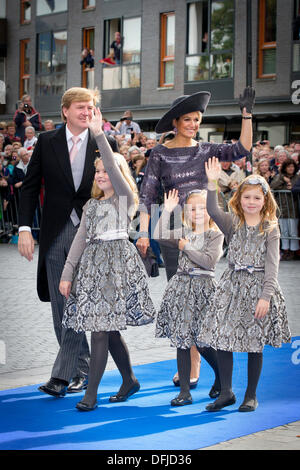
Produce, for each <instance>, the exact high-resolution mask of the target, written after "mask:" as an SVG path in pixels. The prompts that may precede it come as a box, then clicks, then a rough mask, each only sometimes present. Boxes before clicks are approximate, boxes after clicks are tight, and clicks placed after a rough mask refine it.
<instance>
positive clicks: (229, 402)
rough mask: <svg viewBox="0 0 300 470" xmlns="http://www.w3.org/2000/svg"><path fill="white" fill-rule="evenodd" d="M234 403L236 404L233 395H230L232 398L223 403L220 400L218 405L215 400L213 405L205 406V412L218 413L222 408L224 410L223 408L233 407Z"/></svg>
mask: <svg viewBox="0 0 300 470" xmlns="http://www.w3.org/2000/svg"><path fill="white" fill-rule="evenodd" d="M235 402H236V398H235V395H234V394H232V397H231V398H229V399H228V400H226V401H224V402H222V401H221V400H220V401H219V403H218V400H216V401H215V402H214V403H210V404H209V405H207V406H206V410H207V411H220V410H222V408H225V406H230V405H234V404H235Z"/></svg>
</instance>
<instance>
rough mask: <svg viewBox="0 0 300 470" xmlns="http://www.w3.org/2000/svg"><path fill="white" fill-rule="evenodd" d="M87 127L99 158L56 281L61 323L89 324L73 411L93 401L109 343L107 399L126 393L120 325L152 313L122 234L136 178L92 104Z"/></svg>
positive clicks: (137, 263)
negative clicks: (113, 381)
mask: <svg viewBox="0 0 300 470" xmlns="http://www.w3.org/2000/svg"><path fill="white" fill-rule="evenodd" d="M89 127H90V130H91V131H92V133H93V134H94V136H95V139H96V142H97V145H98V148H99V151H100V158H97V159H96V161H95V169H96V172H95V179H94V183H93V188H92V198H91V199H90V200H89V201H88V202H87V203H86V204H85V206H84V208H83V216H82V219H81V223H80V227H79V229H78V232H77V234H76V236H75V238H74V241H73V243H72V246H71V249H70V252H69V255H68V258H67V261H66V263H65V267H64V270H63V273H62V276H61V282H60V287H59V288H60V292H61V294H62V295H64V296H65V297H66V298H67V302H66V306H65V311H64V317H63V322H62V324H63V326H64V327H65V328H72V329H74V330H75V331H76V332H82V331H91V332H92V333H91V361H90V370H89V378H88V387H87V390H86V393H85V396H84V398H83V399H82V401H80V402H79V403H77V405H76V407H77V408H78V409H79V410H80V411H91V410H93V409H95V408H96V407H97V390H98V386H99V383H100V380H101V378H102V375H103V373H104V370H105V367H106V363H107V357H108V350H110V351H111V352H112V355H113V359H114V361H115V363H116V364H117V367H118V369H119V371H120V373H121V375H122V379H123V383H122V385H121V388H120V390H119V391H118V393H117V394H115V395H113V396H111V397H110V402H113V403H117V402H121V401H125V400H126V399H127V398H128V397H129V396H131V395H132V394H134V393H136V392H137V391H138V390H139V388H140V384H139V382H138V380H137V379H136V377H135V375H134V373H133V370H132V367H131V364H130V357H129V352H128V349H127V346H126V344H125V342H124V340H123V338H122V336H121V335H120V333H119V330H124V329H126V326H127V325H133V326H135V325H143V324H147V323H150V322H152V321H153V319H154V315H155V309H154V306H153V303H152V300H151V298H150V294H149V288H148V284H147V275H146V272H145V269H144V265H143V263H142V260H141V258H140V255H139V254H138V252H137V250H136V248H135V247H134V245H133V244H132V243H131V242H130V241H129V237H128V225H129V223H130V221H131V219H132V217H133V215H134V213H135V211H136V208H137V206H138V193H137V188H136V185H135V183H134V181H133V179H132V177H131V174H130V170H129V168H128V165H127V163H126V161H125V159H124V157H123V156H122V155H120V154H118V153H113V152H112V150H111V147H110V145H109V144H108V142H107V140H106V137H105V135H104V133H103V130H102V118H101V113H100V110H99V109H97V108H96V109H95V110H94V117H93V119H92V120H91V122H90V124H89ZM98 155H99V153H98ZM77 267H78V269H77V270H76V268H77ZM76 271H77V274H76V275H75V272H76ZM72 279H73V284H72ZM111 346H113V347H111Z"/></svg>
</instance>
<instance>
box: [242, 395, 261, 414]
mask: <svg viewBox="0 0 300 470" xmlns="http://www.w3.org/2000/svg"><path fill="white" fill-rule="evenodd" d="M257 407H258V401H257V399H256V398H245V400H244V401H243V403H242V404H241V406H240V407H239V411H242V412H244V413H247V412H249V411H255V410H256V408H257Z"/></svg>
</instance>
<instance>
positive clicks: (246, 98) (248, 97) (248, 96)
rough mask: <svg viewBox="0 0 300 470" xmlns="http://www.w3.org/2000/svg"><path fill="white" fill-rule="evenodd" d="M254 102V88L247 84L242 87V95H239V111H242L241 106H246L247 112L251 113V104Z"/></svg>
mask: <svg viewBox="0 0 300 470" xmlns="http://www.w3.org/2000/svg"><path fill="white" fill-rule="evenodd" d="M254 103H255V90H254V88H252V87H251V86H248V87H247V88H245V89H244V93H243V95H240V99H239V105H240V108H241V111H242V112H243V108H246V110H247V113H249V114H252V113H253V106H254Z"/></svg>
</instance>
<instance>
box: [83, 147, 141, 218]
mask: <svg viewBox="0 0 300 470" xmlns="http://www.w3.org/2000/svg"><path fill="white" fill-rule="evenodd" d="M114 157H115V160H116V161H117V164H118V166H119V168H120V171H121V173H122V176H123V178H124V179H125V181H126V182H127V183H128V185H129V187H130V189H131V190H132V192H133V200H134V210H133V211H131V213H130V214H129V216H130V218H133V217H134V214H135V213H136V211H137V208H138V205H139V196H138V189H137V186H136V184H135V181H134V179H133V178H132V176H131V172H130V168H129V166H128V164H127V162H126V160H125V158H124V157H123V155H121V154H120V153H117V152H114ZM100 161H102V158H101V157H97V158H96V160H95V161H94V166H95V168H97V165H98V163H99V162H100ZM91 196H92V198H94V199H100V198H101V197H103V196H104V192H103V191H102V189H100V188H99V187H98V186H97V184H96V181H95V180H94V182H93V186H92V192H91Z"/></svg>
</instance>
